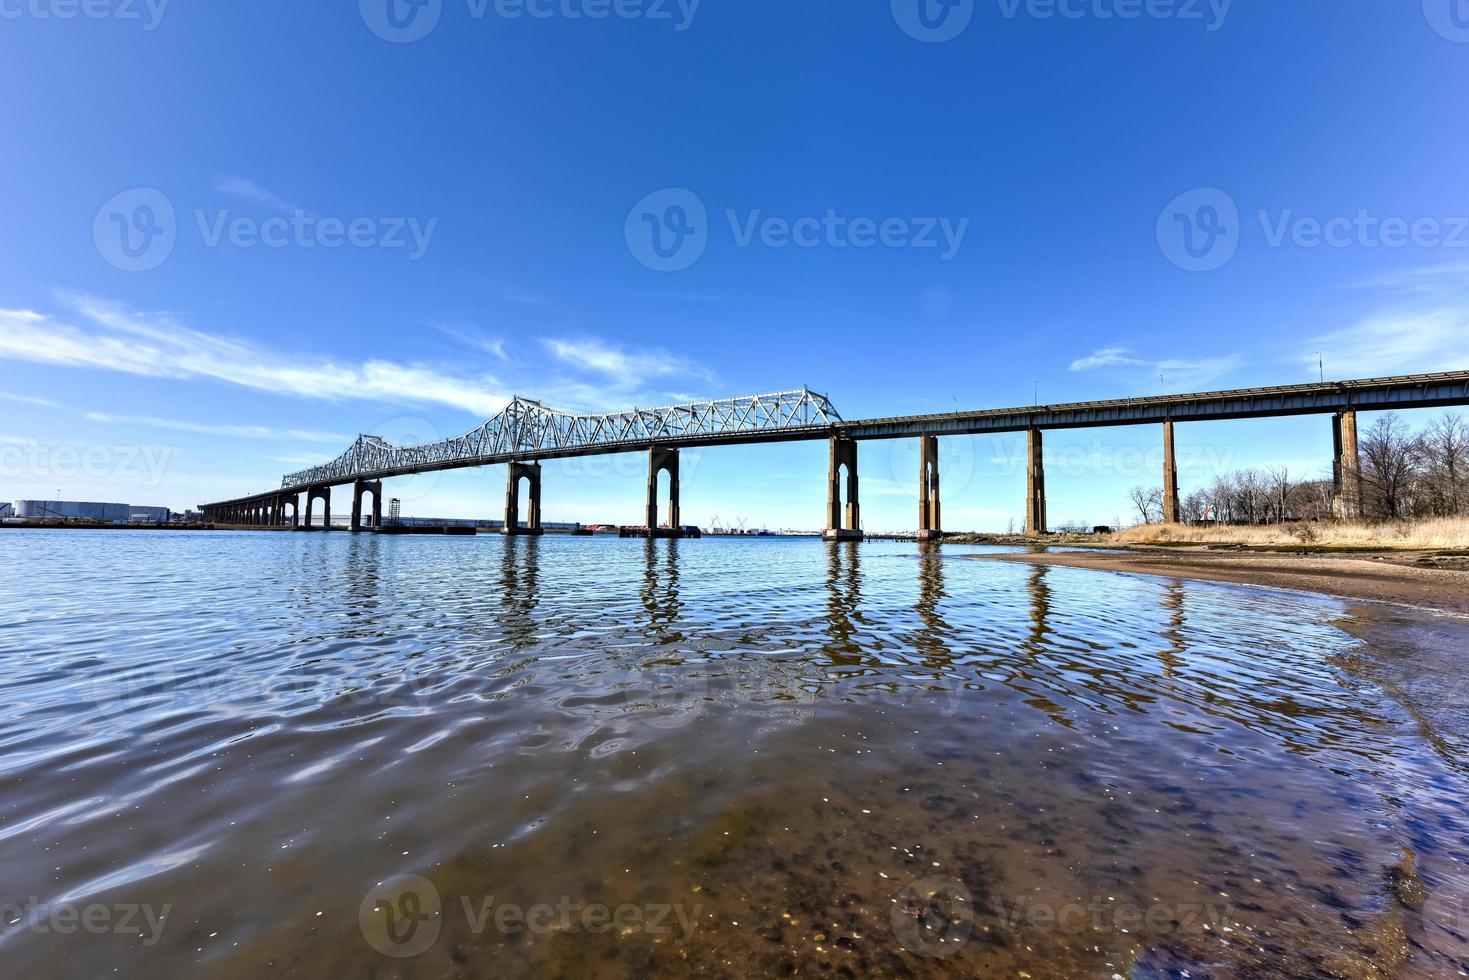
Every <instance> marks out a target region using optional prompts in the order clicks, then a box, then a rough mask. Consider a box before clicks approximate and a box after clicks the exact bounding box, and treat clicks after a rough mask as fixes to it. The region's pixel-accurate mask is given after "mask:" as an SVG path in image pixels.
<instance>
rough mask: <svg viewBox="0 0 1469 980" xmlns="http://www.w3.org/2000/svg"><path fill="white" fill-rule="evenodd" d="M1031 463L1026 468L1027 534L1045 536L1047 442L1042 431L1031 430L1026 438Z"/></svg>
mask: <svg viewBox="0 0 1469 980" xmlns="http://www.w3.org/2000/svg"><path fill="white" fill-rule="evenodd" d="M1026 447H1027V450H1028V453H1029V456H1030V462H1029V464H1028V465H1027V466H1026V480H1025V483H1026V487H1025V533H1026V534H1045V533H1046V529H1047V524H1046V460H1045V440H1044V437H1043V436H1042V434H1041V430H1040V429H1034V428H1033V429H1031V430H1030V432H1029V433H1028V435H1027V437H1026Z"/></svg>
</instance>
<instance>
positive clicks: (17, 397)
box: [0, 310, 66, 408]
mask: <svg viewBox="0 0 1469 980" xmlns="http://www.w3.org/2000/svg"><path fill="white" fill-rule="evenodd" d="M4 314H5V311H4V310H0V316H3V315H4ZM0 398H3V399H4V400H5V401H8V402H20V403H21V404H22V405H39V406H41V407H42V408H65V407H66V406H64V405H62V404H61V402H58V401H53V400H52V399H50V398H42V397H41V396H39V395H22V394H18V393H16V392H13V391H0Z"/></svg>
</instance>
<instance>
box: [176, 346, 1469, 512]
mask: <svg viewBox="0 0 1469 980" xmlns="http://www.w3.org/2000/svg"><path fill="white" fill-rule="evenodd" d="M806 394H807V395H808V396H810V397H817V396H811V395H810V393H806ZM767 397H768V396H767ZM822 401H823V402H824V399H822ZM531 404H534V403H531ZM714 404H716V405H717V404H722V403H714ZM1454 405H1469V371H1449V372H1443V373H1439V374H1414V375H1403V376H1398V377H1388V378H1368V379H1364V380H1360V381H1328V382H1320V383H1313V384H1302V385H1284V386H1279V387H1271V388H1242V389H1235V390H1231V391H1209V392H1198V393H1194V394H1179V395H1157V396H1151V397H1147V398H1121V399H1110V400H1106V401H1090V402H1071V403H1067V404H1061V405H1036V406H1030V407H1027V408H993V409H981V410H978V411H965V412H947V413H943V414H935V415H908V416H899V417H896V418H888V419H868V420H862V421H853V422H845V421H834V422H831V423H823V424H812V425H801V424H794V425H793V424H786V425H784V426H783V427H780V428H772V429H748V428H746V429H739V430H734V431H727V432H718V431H714V432H697V433H689V434H681V435H671V434H665V435H662V436H659V437H657V438H650V437H647V436H641V435H640V436H638V437H635V438H628V439H623V440H602V441H598V442H596V443H594V444H586V445H563V446H553V447H546V448H537V449H535V450H534V451H524V450H521V451H510V452H487V453H483V454H475V455H472V456H466V457H461V458H451V459H440V460H425V461H420V462H415V463H412V464H409V465H402V466H390V467H379V468H364V469H361V470H353V471H352V472H341V473H333V478H332V479H330V480H321V479H313V480H308V481H306V482H300V483H294V484H292V483H289V482H286V484H285V485H283V486H281V487H279V488H276V489H273V490H268V491H265V492H263V493H257V494H251V495H249V496H245V497H238V498H235V499H232V500H224V501H218V502H216V503H212V504H208V505H205V506H209V507H218V506H226V505H238V504H251V503H255V502H258V501H264V500H269V499H272V498H275V497H279V496H282V495H289V494H293V493H300V492H302V491H304V490H308V489H310V488H312V487H316V486H326V485H333V484H340V483H348V482H351V481H352V480H354V479H361V480H367V481H372V480H381V479H385V478H388V477H394V476H406V475H410V474H415V473H431V472H435V471H439V470H450V469H462V468H467V467H478V466H493V465H495V464H497V463H507V462H511V461H514V460H527V459H535V460H545V459H564V458H568V457H573V456H593V455H605V454H612V453H624V452H638V451H644V450H647V449H649V448H651V447H653V446H667V447H670V448H694V447H701V446H728V445H746V444H757V443H766V442H797V441H805V440H816V439H828V438H830V437H831V436H833V435H840V436H843V437H846V438H851V439H861V440H867V439H903V438H917V437H918V436H922V435H938V436H944V435H951V436H952V435H980V434H985V433H1001V432H1023V431H1026V430H1028V429H1082V428H1095V427H1101V426H1119V425H1143V424H1148V423H1162V422H1164V421H1167V420H1169V419H1171V420H1173V421H1174V422H1204V421H1218V420H1223V419H1251V418H1272V417H1279V416H1289V415H1325V414H1331V413H1335V412H1340V411H1344V410H1346V409H1353V410H1356V411H1389V410H1393V409H1408V408H1436V407H1444V406H1454ZM827 407H828V408H829V405H828V406H827Z"/></svg>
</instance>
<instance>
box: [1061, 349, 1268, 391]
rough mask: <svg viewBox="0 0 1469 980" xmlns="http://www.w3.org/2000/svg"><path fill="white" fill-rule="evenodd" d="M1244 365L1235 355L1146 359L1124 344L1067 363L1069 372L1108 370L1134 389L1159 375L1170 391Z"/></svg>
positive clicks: (1205, 382) (1208, 381)
mask: <svg viewBox="0 0 1469 980" xmlns="http://www.w3.org/2000/svg"><path fill="white" fill-rule="evenodd" d="M1243 364H1244V359H1243V358H1241V357H1240V356H1239V355H1238V354H1229V355H1226V356H1224V357H1205V358H1199V359H1196V360H1189V359H1186V358H1178V357H1170V358H1164V359H1163V360H1157V361H1150V360H1147V359H1145V358H1141V357H1137V356H1135V355H1134V354H1133V352H1132V351H1131V350H1130V349H1129V348H1127V347H1103V348H1100V349H1099V350H1095V351H1093V352H1092V353H1090V354H1088V355H1087V356H1086V357H1081V358H1077V359H1076V360H1074V361H1072V362H1071V370H1073V371H1096V370H1103V369H1110V370H1112V371H1113V372H1114V373H1116V374H1117V375H1118V376H1119V378H1120V379H1122V380H1125V381H1126V382H1127V383H1128V384H1129V385H1131V386H1133V387H1136V388H1138V390H1144V389H1147V390H1151V389H1152V387H1153V386H1154V385H1156V384H1157V382H1158V376H1159V375H1160V374H1161V375H1162V376H1163V383H1164V385H1165V386H1166V387H1167V388H1168V389H1169V390H1170V391H1178V390H1182V389H1187V388H1199V387H1201V386H1204V385H1208V384H1211V383H1212V382H1214V381H1216V380H1217V379H1219V378H1220V377H1222V376H1224V375H1226V374H1228V373H1229V372H1231V371H1234V370H1237V369H1238V368H1239V367H1241V366H1242V365H1243Z"/></svg>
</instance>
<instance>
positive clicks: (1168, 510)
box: [1163, 419, 1180, 524]
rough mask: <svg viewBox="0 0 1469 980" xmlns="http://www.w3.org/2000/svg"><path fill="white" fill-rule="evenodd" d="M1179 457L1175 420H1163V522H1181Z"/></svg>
mask: <svg viewBox="0 0 1469 980" xmlns="http://www.w3.org/2000/svg"><path fill="white" fill-rule="evenodd" d="M1179 516H1180V508H1179V505H1178V458H1177V456H1176V454H1175V453H1174V444H1173V420H1172V419H1167V420H1165V421H1164V422H1163V523H1164V524H1177V523H1179Z"/></svg>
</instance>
